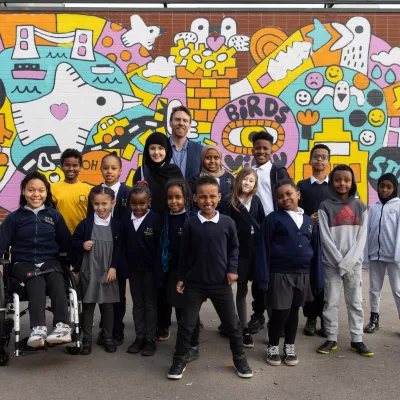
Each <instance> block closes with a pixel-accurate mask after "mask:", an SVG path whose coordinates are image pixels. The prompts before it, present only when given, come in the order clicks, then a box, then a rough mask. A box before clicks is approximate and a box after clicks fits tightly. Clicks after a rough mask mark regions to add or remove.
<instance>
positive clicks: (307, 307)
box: [303, 292, 324, 319]
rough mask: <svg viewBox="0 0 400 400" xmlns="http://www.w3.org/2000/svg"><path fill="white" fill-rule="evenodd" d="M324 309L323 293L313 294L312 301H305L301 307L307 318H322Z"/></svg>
mask: <svg viewBox="0 0 400 400" xmlns="http://www.w3.org/2000/svg"><path fill="white" fill-rule="evenodd" d="M323 310H324V293H323V292H322V294H321V295H317V296H315V295H314V300H313V301H307V302H306V303H305V304H304V307H303V314H304V316H305V317H306V318H307V319H317V317H320V318H321V319H322V311H323Z"/></svg>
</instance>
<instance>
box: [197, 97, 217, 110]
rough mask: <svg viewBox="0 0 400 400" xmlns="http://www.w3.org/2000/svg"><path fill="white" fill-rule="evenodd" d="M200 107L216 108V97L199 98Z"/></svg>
mask: <svg viewBox="0 0 400 400" xmlns="http://www.w3.org/2000/svg"><path fill="white" fill-rule="evenodd" d="M200 108H202V109H203V110H215V109H216V108H217V99H201V103H200Z"/></svg>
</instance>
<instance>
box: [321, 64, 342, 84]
mask: <svg viewBox="0 0 400 400" xmlns="http://www.w3.org/2000/svg"><path fill="white" fill-rule="evenodd" d="M325 76H326V79H328V81H329V82H332V83H338V82H339V81H341V80H342V79H343V71H342V68H340V67H339V66H338V65H331V66H330V67H328V68H327V69H326V72H325Z"/></svg>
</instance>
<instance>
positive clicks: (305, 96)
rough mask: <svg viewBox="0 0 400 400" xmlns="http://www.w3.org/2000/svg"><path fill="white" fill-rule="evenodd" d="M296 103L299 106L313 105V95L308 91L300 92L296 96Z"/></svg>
mask: <svg viewBox="0 0 400 400" xmlns="http://www.w3.org/2000/svg"><path fill="white" fill-rule="evenodd" d="M295 100H296V103H297V104H298V105H299V106H308V105H309V104H310V103H311V100H312V98H311V94H310V93H308V92H307V90H299V91H298V92H297V93H296V96H295Z"/></svg>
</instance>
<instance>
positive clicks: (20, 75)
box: [11, 70, 47, 80]
mask: <svg viewBox="0 0 400 400" xmlns="http://www.w3.org/2000/svg"><path fill="white" fill-rule="evenodd" d="M11 74H12V76H13V78H14V79H34V80H43V79H44V78H46V74H47V72H46V71H32V70H31V71H11Z"/></svg>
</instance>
